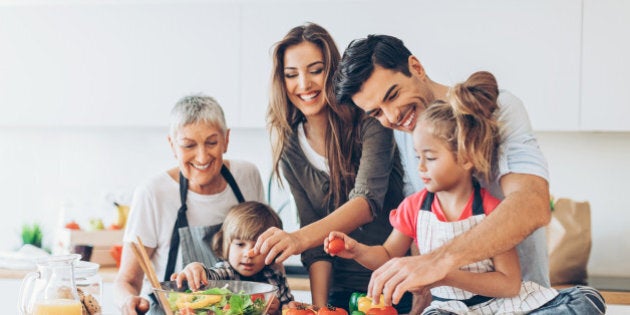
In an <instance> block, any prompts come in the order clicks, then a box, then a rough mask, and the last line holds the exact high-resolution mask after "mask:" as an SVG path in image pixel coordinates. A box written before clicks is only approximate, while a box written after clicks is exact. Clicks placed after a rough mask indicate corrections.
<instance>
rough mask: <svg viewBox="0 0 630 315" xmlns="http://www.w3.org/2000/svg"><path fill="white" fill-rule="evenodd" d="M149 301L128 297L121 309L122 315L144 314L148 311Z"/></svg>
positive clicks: (137, 297)
mask: <svg viewBox="0 0 630 315" xmlns="http://www.w3.org/2000/svg"><path fill="white" fill-rule="evenodd" d="M149 307H150V304H149V301H147V300H146V299H143V298H141V297H139V296H130V297H129V298H128V299H127V300H126V301H125V304H123V306H122V307H121V309H120V310H121V312H122V313H123V315H136V314H145V313H147V312H148V311H149Z"/></svg>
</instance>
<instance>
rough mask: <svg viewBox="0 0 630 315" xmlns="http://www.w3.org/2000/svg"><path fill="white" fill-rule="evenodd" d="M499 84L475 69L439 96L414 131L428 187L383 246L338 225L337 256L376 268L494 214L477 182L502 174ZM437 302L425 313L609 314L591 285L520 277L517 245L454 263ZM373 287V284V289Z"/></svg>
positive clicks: (397, 214) (434, 289)
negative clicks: (562, 285) (340, 246)
mask: <svg viewBox="0 0 630 315" xmlns="http://www.w3.org/2000/svg"><path fill="white" fill-rule="evenodd" d="M498 95H499V89H498V87H497V83H496V79H495V78H494V76H493V75H492V74H490V73H488V72H476V73H474V74H473V75H471V76H470V77H469V78H468V80H466V81H465V82H464V83H461V84H457V85H455V86H454V87H453V88H452V89H451V90H450V91H449V93H448V94H447V96H448V98H447V102H444V101H435V102H433V103H431V104H430V105H429V106H428V108H427V109H426V110H425V111H424V112H423V113H422V114H421V115H420V117H419V118H418V123H417V125H416V128H415V129H414V131H413V140H414V149H415V151H416V155H417V158H418V159H419V166H418V172H419V175H420V178H421V179H422V181H423V182H424V184H425V189H423V190H422V191H420V192H418V193H415V194H413V195H411V196H409V197H407V198H405V200H404V201H403V202H402V203H401V204H400V206H399V207H398V209H396V210H395V211H392V213H391V214H390V222H391V223H392V226H393V227H394V230H393V231H392V233H391V234H390V236H389V238H388V239H387V241H385V243H384V244H383V245H376V246H368V245H365V244H361V243H358V242H357V241H355V240H354V239H352V238H350V237H348V236H347V235H345V234H343V233H340V232H332V233H330V235H329V237H328V238H327V239H326V244H327V243H328V242H329V241H330V240H332V239H334V238H343V240H344V242H345V248H344V250H343V251H341V252H340V253H338V254H337V255H338V256H340V257H345V258H353V259H355V260H357V261H358V262H359V263H360V264H362V265H363V266H365V267H367V268H369V269H376V268H378V267H380V266H381V265H383V264H384V263H385V262H387V261H388V260H390V259H393V258H394V257H400V256H402V255H403V254H404V253H405V252H406V249H407V248H409V245H410V244H411V242H412V241H415V242H416V244H417V245H418V248H419V250H420V254H421V255H422V254H426V253H429V252H431V251H433V250H435V249H437V248H439V247H440V246H442V245H444V244H446V243H447V242H449V241H450V240H452V239H453V238H455V237H456V236H458V235H460V234H463V233H466V232H467V231H468V230H469V229H471V228H472V227H473V226H475V225H477V224H478V223H479V222H481V221H482V220H483V219H484V218H485V217H486V216H487V215H491V213H492V211H493V210H494V208H495V207H496V206H497V205H498V204H499V202H500V201H499V200H498V199H496V198H495V197H493V196H492V195H490V193H489V192H488V191H486V190H485V189H483V188H481V186H480V184H479V181H482V182H484V181H485V182H489V181H491V180H493V179H494V177H496V174H495V173H496V169H497V166H496V163H497V152H498V150H499V147H498V143H499V140H500V139H498V135H499V132H498V130H499V126H498V124H497V120H496V116H495V111H497V109H498V106H497V97H498ZM430 290H431V294H432V296H433V302H432V303H431V305H430V306H429V307H428V308H427V309H425V311H424V312H423V314H452V313H454V314H497V313H501V314H521V313H530V312H531V313H530V314H558V313H571V314H603V313H604V312H605V304H604V301H603V298H602V297H601V295H600V294H599V293H598V292H597V291H596V290H594V289H592V288H588V287H574V288H570V289H566V290H563V291H560V292H558V291H556V290H554V289H551V288H546V287H543V286H541V285H539V284H537V283H535V282H532V281H524V282H523V281H521V272H520V264H519V259H518V255H517V252H516V249H515V248H512V249H511V250H508V251H507V252H504V253H502V254H499V255H496V256H494V257H491V258H490V259H485V260H482V261H478V262H475V263H472V264H469V265H466V266H462V267H461V268H459V269H456V270H452V271H450V273H448V274H447V276H446V277H445V278H444V279H443V280H441V281H439V282H438V283H434V284H433V285H432V286H431V288H430ZM368 292H369V291H368Z"/></svg>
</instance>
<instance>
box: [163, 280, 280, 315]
mask: <svg viewBox="0 0 630 315" xmlns="http://www.w3.org/2000/svg"><path fill="white" fill-rule="evenodd" d="M160 286H161V288H153V292H154V293H155V294H156V295H158V297H160V299H161V300H162V301H165V303H168V305H167V306H163V307H168V308H170V310H171V313H172V314H174V315H188V314H195V315H207V314H215V315H263V314H266V313H267V308H268V306H269V303H270V302H271V301H272V299H275V295H276V292H277V291H278V287H276V286H274V285H271V284H267V283H259V282H251V281H238V280H208V285H206V286H203V287H201V288H200V289H199V290H197V291H195V292H193V291H191V290H190V289H188V285H187V283H186V282H185V281H184V283H183V284H182V287H181V288H178V287H177V284H176V283H175V281H165V282H161V283H160ZM167 314H168V312H167Z"/></svg>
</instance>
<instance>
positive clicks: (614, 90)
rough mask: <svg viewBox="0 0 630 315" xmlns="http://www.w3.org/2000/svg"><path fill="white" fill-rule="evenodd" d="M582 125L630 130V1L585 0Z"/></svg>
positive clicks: (593, 128) (595, 128) (608, 129)
mask: <svg viewBox="0 0 630 315" xmlns="http://www.w3.org/2000/svg"><path fill="white" fill-rule="evenodd" d="M583 40H584V45H583V52H582V54H583V70H582V106H581V108H582V112H581V120H580V129H582V130H604V131H630V122H629V117H630V98H628V93H626V92H627V89H628V85H629V83H630V82H629V81H628V73H629V72H630V59H629V58H628V56H630V2H628V1H625V0H584V39H583Z"/></svg>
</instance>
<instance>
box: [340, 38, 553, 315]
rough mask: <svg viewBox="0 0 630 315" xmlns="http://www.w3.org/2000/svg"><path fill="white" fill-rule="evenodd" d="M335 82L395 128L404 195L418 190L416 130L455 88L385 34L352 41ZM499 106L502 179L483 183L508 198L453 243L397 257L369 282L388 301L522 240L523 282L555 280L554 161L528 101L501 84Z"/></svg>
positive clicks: (345, 99) (344, 98) (347, 97)
mask: <svg viewBox="0 0 630 315" xmlns="http://www.w3.org/2000/svg"><path fill="white" fill-rule="evenodd" d="M335 87H336V94H337V98H338V100H339V101H340V102H342V103H347V104H355V105H356V106H358V107H360V108H362V109H363V110H364V111H365V112H366V113H367V114H368V115H369V116H371V117H374V118H376V119H378V120H379V121H380V122H381V124H383V126H386V127H388V128H392V129H394V130H395V134H396V141H397V144H398V146H399V149H400V151H401V158H402V159H403V166H404V169H405V184H406V189H405V194H406V195H409V194H410V193H412V192H416V191H419V190H420V189H421V188H422V187H423V185H422V182H420V178H419V176H416V173H417V170H418V168H417V163H418V162H417V159H416V158H415V156H416V154H415V152H414V150H413V144H412V140H411V132H412V131H413V129H414V128H415V127H416V122H417V117H418V116H419V114H420V113H421V112H422V111H424V110H425V109H426V108H427V106H428V105H429V104H430V103H431V102H433V101H434V100H437V99H442V100H445V99H446V94H447V92H448V90H449V87H448V86H446V85H443V84H440V83H437V82H435V81H433V80H431V79H430V78H429V76H428V75H427V74H426V72H425V70H424V67H423V66H422V65H421V64H420V61H419V60H418V59H417V58H416V57H415V56H413V55H412V54H411V52H410V51H409V50H408V49H407V48H406V47H405V46H404V44H403V42H402V41H401V40H400V39H398V38H395V37H392V36H386V35H370V36H368V37H367V38H362V39H358V40H355V41H353V42H351V43H350V45H349V46H348V48H347V49H346V50H345V52H344V55H343V58H342V60H341V64H340V65H339V68H338V71H337V73H336V75H335ZM498 105H499V112H498V121H499V123H500V125H501V130H500V133H501V144H500V152H499V156H498V169H497V170H496V173H495V174H496V177H495V179H494V180H493V181H492V182H482V185H483V186H484V187H485V188H486V189H488V190H489V191H490V192H491V193H492V194H493V195H494V196H497V197H498V198H501V199H503V200H502V202H501V203H500V204H499V206H498V207H497V208H496V210H495V212H493V214H492V215H491V216H488V218H487V219H486V220H484V221H483V222H482V223H481V224H479V225H478V226H476V227H474V228H472V229H471V230H470V231H468V232H466V233H464V234H462V235H460V236H459V237H457V238H455V239H454V240H453V241H452V242H450V243H448V244H447V245H445V246H443V247H441V248H439V249H437V250H435V251H433V252H431V253H429V254H426V255H422V256H408V257H401V258H395V259H392V260H390V261H389V262H387V263H386V264H384V265H383V266H382V267H380V268H379V269H377V270H375V271H374V273H373V274H372V279H371V280H370V285H369V290H370V293H371V295H372V296H379V295H380V294H381V293H383V294H384V296H385V302H386V303H387V304H389V303H392V302H394V303H397V302H398V300H399V299H400V297H401V296H402V294H403V293H404V292H405V291H412V292H419V291H422V290H424V289H426V288H427V287H430V286H431V285H433V284H436V283H437V282H439V281H441V280H444V279H445V277H446V276H447V274H448V273H449V272H451V271H453V270H456V269H459V268H460V267H461V266H464V265H467V264H469V263H473V262H475V261H480V260H483V259H486V258H489V257H492V256H495V255H497V254H499V253H502V252H504V251H506V250H508V249H510V248H512V247H514V246H517V245H518V247H517V248H518V253H519V258H520V262H521V271H522V276H523V280H525V281H528V280H531V281H534V282H537V283H539V284H542V285H543V286H549V269H548V259H547V247H546V242H545V232H544V230H543V229H542V227H544V226H545V225H546V224H547V223H548V222H549V220H550V216H551V214H550V209H549V198H550V196H549V184H548V170H547V163H546V160H545V158H544V156H543V154H542V152H541V150H540V148H539V147H538V143H537V140H536V138H535V137H534V135H533V132H532V129H531V126H530V122H529V118H528V116H527V112H526V110H525V108H524V107H523V104H522V102H521V101H520V100H519V99H518V98H516V97H515V96H514V95H512V94H511V93H509V92H507V91H504V90H501V92H500V94H499V98H498ZM418 127H420V128H422V126H418Z"/></svg>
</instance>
